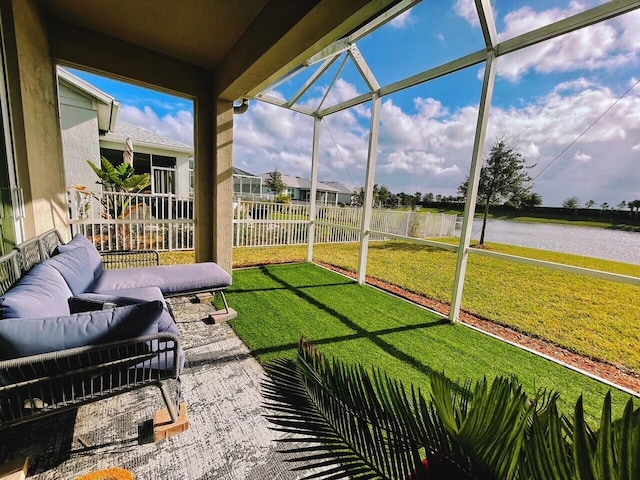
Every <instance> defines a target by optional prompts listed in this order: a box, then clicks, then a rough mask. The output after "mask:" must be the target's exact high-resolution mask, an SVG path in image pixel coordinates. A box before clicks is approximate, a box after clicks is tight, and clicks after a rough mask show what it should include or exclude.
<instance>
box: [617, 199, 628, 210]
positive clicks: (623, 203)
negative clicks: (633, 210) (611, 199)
mask: <svg viewBox="0 0 640 480" xmlns="http://www.w3.org/2000/svg"><path fill="white" fill-rule="evenodd" d="M625 208H627V202H626V200H622V201H621V202H620V203H619V204H618V210H624V209H625Z"/></svg>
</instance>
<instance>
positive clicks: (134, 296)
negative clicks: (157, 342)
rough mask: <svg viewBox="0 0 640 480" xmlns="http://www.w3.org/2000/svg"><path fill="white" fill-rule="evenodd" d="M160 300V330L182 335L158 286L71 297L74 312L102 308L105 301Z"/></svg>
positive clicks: (135, 303) (123, 302) (119, 303)
mask: <svg viewBox="0 0 640 480" xmlns="http://www.w3.org/2000/svg"><path fill="white" fill-rule="evenodd" d="M154 300H158V301H160V302H162V305H163V312H162V315H161V316H160V318H159V320H158V332H169V333H174V334H176V335H180V334H181V332H180V329H179V328H178V325H176V322H175V320H174V319H173V316H172V315H171V314H170V313H169V309H168V308H167V304H166V302H165V301H164V297H163V296H162V292H161V291H160V289H159V288H157V287H141V288H125V289H122V290H114V291H105V292H103V293H91V292H89V293H81V294H78V295H75V296H73V297H71V298H70V299H69V308H70V310H71V312H72V313H78V312H86V311H91V310H102V309H103V308H104V304H105V303H111V304H115V305H116V306H118V307H120V306H123V305H137V304H139V303H144V302H151V301H154Z"/></svg>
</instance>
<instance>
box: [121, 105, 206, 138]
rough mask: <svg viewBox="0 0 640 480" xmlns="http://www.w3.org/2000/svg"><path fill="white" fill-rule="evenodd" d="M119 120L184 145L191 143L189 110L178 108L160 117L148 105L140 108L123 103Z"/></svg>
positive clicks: (191, 131) (191, 120) (191, 119)
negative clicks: (174, 111) (173, 112)
mask: <svg viewBox="0 0 640 480" xmlns="http://www.w3.org/2000/svg"><path fill="white" fill-rule="evenodd" d="M120 120H122V121H124V122H127V123H130V124H132V125H136V126H138V127H140V128H144V129H145V130H149V131H151V132H154V133H157V134H159V135H163V136H165V137H168V138H171V139H173V140H177V141H178V142H182V143H184V144H186V145H193V115H192V114H191V112H190V111H187V110H180V111H178V112H176V113H175V114H173V115H172V114H167V115H165V116H163V117H160V116H158V114H157V113H156V112H155V111H153V109H152V108H151V107H149V106H145V107H144V108H143V109H142V110H141V109H139V108H138V107H132V106H130V105H123V106H122V107H121V109H120Z"/></svg>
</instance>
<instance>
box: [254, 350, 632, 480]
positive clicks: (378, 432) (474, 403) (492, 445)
mask: <svg viewBox="0 0 640 480" xmlns="http://www.w3.org/2000/svg"><path fill="white" fill-rule="evenodd" d="M265 368H266V370H267V373H268V377H266V379H265V380H264V381H263V384H262V391H263V394H264V397H265V400H266V403H265V406H266V407H267V408H268V409H269V410H270V411H271V413H270V414H269V415H267V418H268V419H269V421H270V422H271V423H272V424H273V429H275V430H277V431H280V432H283V433H286V434H295V435H294V436H289V435H287V436H285V437H283V438H281V439H280V440H279V441H280V442H281V443H282V444H283V445H287V446H288V447H287V448H286V451H289V452H291V453H293V454H295V455H296V456H297V458H300V459H303V460H306V462H307V463H306V464H305V465H302V466H299V467H297V469H299V470H304V469H308V468H311V469H313V468H317V469H319V471H317V472H315V473H312V474H310V475H309V476H307V477H305V478H308V479H311V478H318V479H339V478H347V477H349V478H354V479H355V478H362V479H364V478H367V479H368V478H371V479H383V480H385V479H394V480H408V479H412V480H419V479H423V478H434V479H435V478H456V479H465V478H468V479H501V480H502V479H507V480H518V479H536V480H537V479H541V480H544V479H549V480H592V479H593V480H604V479H607V480H631V479H634V480H638V479H639V478H640V409H639V410H634V409H633V402H632V400H629V403H628V404H627V406H626V408H625V411H624V414H623V416H622V418H621V419H619V420H616V421H612V419H611V395H610V394H609V395H607V397H606V398H605V402H604V405H603V409H602V416H601V422H600V427H599V430H598V431H593V430H592V429H591V428H590V427H589V425H588V424H587V423H586V422H585V419H584V411H583V405H582V398H579V399H578V401H577V402H576V406H575V411H574V416H573V418H568V417H566V416H565V415H562V414H560V413H559V412H558V408H557V400H558V397H559V395H558V393H556V392H553V391H550V392H547V391H544V390H540V391H538V392H537V394H536V396H535V397H534V398H533V399H529V398H528V397H527V395H526V394H525V392H524V390H523V388H522V386H521V385H520V384H519V383H518V381H517V379H516V378H515V377H511V378H506V377H496V378H495V379H494V380H493V381H492V382H488V381H487V379H486V378H485V379H483V380H481V381H479V382H477V383H476V384H475V385H471V383H470V382H466V383H465V384H463V385H458V384H457V383H455V382H452V381H451V380H449V379H448V378H446V377H445V375H444V374H442V373H433V374H431V376H430V380H431V395H430V397H429V398H425V395H424V394H423V393H422V392H421V391H420V390H419V389H416V388H415V387H413V386H411V388H409V389H407V388H406V387H405V386H404V385H403V384H402V383H401V382H398V381H397V380H394V379H392V378H390V377H389V376H387V375H386V374H384V373H383V372H381V371H379V370H376V369H374V370H373V371H371V372H369V371H367V370H366V369H365V368H363V367H362V366H361V365H346V364H343V363H341V362H340V361H339V360H336V359H333V360H329V359H326V358H324V357H323V356H322V355H321V354H320V353H319V352H318V351H317V350H315V349H313V348H312V347H311V346H310V345H309V344H307V343H306V342H304V341H301V344H300V347H299V349H298V358H297V360H295V361H294V360H287V359H282V360H276V361H274V362H271V363H270V364H267V365H266V367H265ZM421 457H426V458H425V461H426V464H427V465H428V468H427V467H425V465H424V464H423V463H422V460H421ZM427 471H428V477H427Z"/></svg>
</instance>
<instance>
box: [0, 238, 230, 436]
mask: <svg viewBox="0 0 640 480" xmlns="http://www.w3.org/2000/svg"><path fill="white" fill-rule="evenodd" d="M127 259H130V260H131V261H132V262H133V264H134V265H141V266H135V267H130V268H126V266H127V265H128V264H129V263H128V262H127ZM114 265H116V266H120V267H125V268H119V269H114V268H113V266H114ZM230 285H231V275H229V274H228V273H227V272H225V271H224V270H223V269H222V268H220V267H219V266H218V265H216V264H215V263H212V262H209V263H198V264H191V265H169V266H162V265H159V264H158V255H157V253H156V252H140V251H131V252H107V253H106V254H103V255H101V254H100V253H99V252H98V251H97V250H96V248H95V247H94V245H93V244H92V243H91V242H90V241H89V240H88V239H87V238H86V237H84V236H82V235H76V236H75V237H74V238H73V239H72V240H71V241H70V242H69V243H67V244H64V243H62V242H61V241H60V235H59V234H58V233H57V232H56V231H55V230H52V231H49V232H46V233H45V234H43V235H40V236H38V237H36V238H34V239H31V240H29V241H27V242H25V243H24V244H22V245H19V246H18V247H16V249H14V250H13V251H12V252H11V253H9V254H7V255H4V256H3V257H1V258H0V294H1V295H0V429H2V428H4V427H9V426H12V425H15V424H18V423H23V422H25V421H29V420H31V419H35V418H38V417H40V416H43V415H48V414H52V413H55V412H58V411H61V410H64V409H68V408H74V407H77V406H79V405H82V404H84V403H88V402H91V401H96V400H99V399H101V398H104V397H107V396H111V395H115V394H118V393H121V392H125V391H129V390H132V389H136V388H141V387H144V386H147V385H156V386H158V387H160V390H161V392H162V395H163V399H164V402H165V404H166V407H167V409H168V411H169V414H170V416H171V418H172V420H173V421H176V420H177V413H178V412H177V407H178V405H179V402H180V398H179V397H180V392H179V388H177V387H179V375H180V371H181V370H182V367H183V364H184V354H183V352H182V349H181V348H180V330H179V328H178V326H177V325H176V323H175V321H174V318H173V316H172V315H171V313H170V311H169V309H168V308H167V305H166V303H165V297H167V296H171V295H182V294H188V293H195V292H202V291H214V292H219V293H220V295H221V296H222V299H223V300H224V307H225V309H226V310H227V311H228V310H229V308H228V305H227V303H226V299H225V298H224V290H225V289H226V288H227V287H228V286H230ZM167 381H171V382H173V384H175V385H176V393H175V395H170V394H169V392H168V390H167V386H166V384H167Z"/></svg>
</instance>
